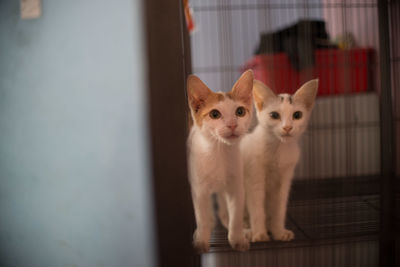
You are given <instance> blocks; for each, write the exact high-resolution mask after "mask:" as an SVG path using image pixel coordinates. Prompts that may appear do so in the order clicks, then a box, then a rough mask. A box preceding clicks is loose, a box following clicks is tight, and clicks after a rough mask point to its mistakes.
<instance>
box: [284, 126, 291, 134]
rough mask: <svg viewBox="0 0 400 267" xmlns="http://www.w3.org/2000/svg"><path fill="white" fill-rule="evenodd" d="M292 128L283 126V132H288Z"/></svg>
mask: <svg viewBox="0 0 400 267" xmlns="http://www.w3.org/2000/svg"><path fill="white" fill-rule="evenodd" d="M292 129H293V126H284V127H283V130H285V132H287V133H289V132H290V131H291V130H292Z"/></svg>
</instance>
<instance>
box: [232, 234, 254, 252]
mask: <svg viewBox="0 0 400 267" xmlns="http://www.w3.org/2000/svg"><path fill="white" fill-rule="evenodd" d="M228 240H229V244H230V245H231V247H232V248H233V249H234V250H238V251H246V250H249V248H250V242H249V240H248V239H247V238H246V236H245V234H244V233H243V234H241V235H237V236H234V235H228Z"/></svg>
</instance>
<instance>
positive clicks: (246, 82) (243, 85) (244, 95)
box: [231, 70, 254, 105]
mask: <svg viewBox="0 0 400 267" xmlns="http://www.w3.org/2000/svg"><path fill="white" fill-rule="evenodd" d="M253 80H254V74H253V71H252V70H247V71H245V72H244V73H243V74H242V76H240V78H239V79H238V80H237V81H236V83H235V84H234V85H233V88H232V93H231V95H232V97H233V98H234V99H236V100H240V101H243V102H244V103H246V104H248V105H251V103H252V102H253V97H252V91H253Z"/></svg>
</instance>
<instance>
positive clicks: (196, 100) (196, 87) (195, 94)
mask: <svg viewBox="0 0 400 267" xmlns="http://www.w3.org/2000/svg"><path fill="white" fill-rule="evenodd" d="M187 94H188V100H189V105H190V107H191V108H192V110H193V111H194V112H195V113H197V112H198V111H199V109H200V108H201V107H202V106H203V105H204V104H205V101H206V99H207V97H208V96H209V95H210V94H211V90H210V89H209V88H208V87H207V85H205V84H204V83H203V82H202V81H201V80H200V78H199V77H197V76H196V75H189V77H188V79H187Z"/></svg>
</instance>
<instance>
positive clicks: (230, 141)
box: [219, 134, 240, 145]
mask: <svg viewBox="0 0 400 267" xmlns="http://www.w3.org/2000/svg"><path fill="white" fill-rule="evenodd" d="M219 140H220V141H221V142H222V143H224V144H226V145H234V144H236V143H238V142H239V140H240V136H239V135H234V134H233V135H230V136H226V137H220V138H219Z"/></svg>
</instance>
